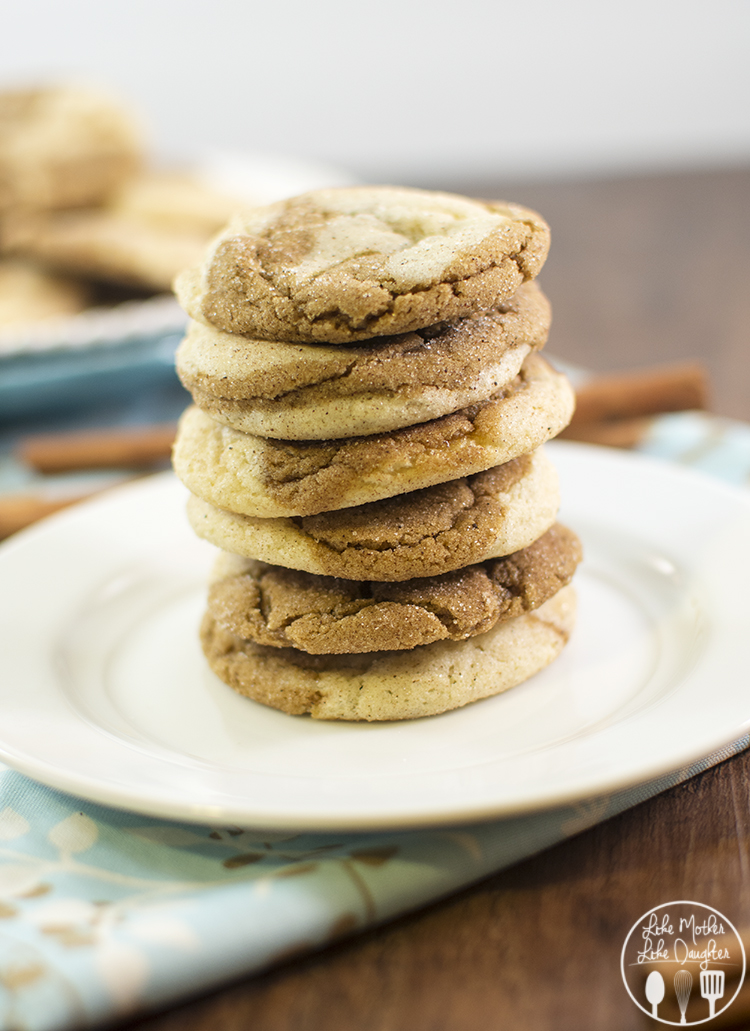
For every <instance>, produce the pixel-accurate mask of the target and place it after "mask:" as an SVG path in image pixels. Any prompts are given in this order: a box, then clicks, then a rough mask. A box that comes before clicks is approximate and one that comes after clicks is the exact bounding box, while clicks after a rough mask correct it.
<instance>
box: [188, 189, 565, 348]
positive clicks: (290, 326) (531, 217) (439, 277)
mask: <svg viewBox="0 0 750 1031" xmlns="http://www.w3.org/2000/svg"><path fill="white" fill-rule="evenodd" d="M548 248H549V229H548V227H547V225H546V223H545V222H544V220H543V219H542V218H541V217H540V216H539V215H537V214H536V213H535V212H533V211H530V210H529V209H527V208H523V207H520V206H519V205H514V204H505V203H502V202H499V201H498V202H484V201H477V200H471V199H469V198H466V197H459V196H456V195H453V194H446V193H434V192H431V191H427V190H412V189H402V188H395V187H369V186H364V187H351V188H342V189H330V190H317V191H313V192H311V193H307V194H302V195H301V196H299V197H294V198H291V199H290V200H286V201H282V202H280V203H278V204H274V205H271V206H270V207H267V208H256V209H254V210H251V211H248V212H244V213H243V214H242V215H238V216H236V217H235V218H234V219H233V221H232V222H231V223H230V225H229V226H228V227H227V229H226V230H224V232H223V233H221V234H220V235H219V236H218V237H217V239H216V240H215V241H214V243H213V244H212V246H211V248H210V249H209V252H208V254H207V256H206V258H205V260H204V262H203V263H202V265H200V266H196V267H193V268H191V269H187V270H186V271H185V272H183V273H181V274H180V276H178V278H177V280H176V283H175V290H176V292H177V295H178V297H179V299H180V303H181V304H182V305H183V307H184V308H185V310H186V311H187V312H188V313H189V314H190V315H191V316H192V318H194V319H198V320H200V321H205V322H207V323H209V324H211V325H214V326H217V327H218V328H219V329H223V330H225V331H226V332H228V333H238V334H245V335H247V336H253V337H258V338H261V339H265V340H286V341H291V342H304V341H328V342H329V343H348V342H351V341H354V340H365V339H367V338H369V337H374V336H384V335H389V334H394V333H404V332H410V331H412V330H415V329H420V328H422V327H424V326H431V325H434V324H435V323H438V322H442V321H444V320H446V319H454V318H461V317H463V316H465V315H471V314H476V313H478V312H481V311H486V310H488V309H490V308H492V307H494V306H496V305H497V304H499V303H501V302H502V301H504V300H506V299H508V298H509V297H511V296H512V295H513V294H514V293H515V292H516V290H517V289H518V288H519V286H520V285H521V284H522V283H524V282H527V281H528V280H530V279H533V278H534V277H535V276H536V275H537V273H538V272H539V269H540V268H541V266H542V264H543V262H544V259H545V258H546V255H547V251H548Z"/></svg>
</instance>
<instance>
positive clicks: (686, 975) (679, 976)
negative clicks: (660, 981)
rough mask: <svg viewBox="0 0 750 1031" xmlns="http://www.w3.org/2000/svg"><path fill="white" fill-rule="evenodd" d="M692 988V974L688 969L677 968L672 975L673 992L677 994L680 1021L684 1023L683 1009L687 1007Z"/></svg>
mask: <svg viewBox="0 0 750 1031" xmlns="http://www.w3.org/2000/svg"><path fill="white" fill-rule="evenodd" d="M692 990H693V975H692V974H691V973H690V971H689V970H678V971H677V973H676V974H675V975H674V993H675V995H676V996H677V1005H678V1006H679V1007H680V1023H681V1024H685V1023H686V1020H685V1010H686V1009H687V1004H688V1000H689V999H690V993H691V992H692Z"/></svg>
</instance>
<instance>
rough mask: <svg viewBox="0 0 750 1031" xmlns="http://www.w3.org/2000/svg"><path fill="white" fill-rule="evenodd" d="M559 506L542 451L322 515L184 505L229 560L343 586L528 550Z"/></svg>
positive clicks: (550, 467)
mask: <svg viewBox="0 0 750 1031" xmlns="http://www.w3.org/2000/svg"><path fill="white" fill-rule="evenodd" d="M558 507H559V493H558V480H557V472H556V470H555V468H554V466H553V465H552V463H551V462H549V460H548V459H547V458H546V456H545V455H544V454H543V453H542V452H541V451H537V452H535V453H534V454H533V455H522V456H521V457H519V458H516V459H514V460H512V461H510V462H507V463H505V464H504V465H501V466H496V467H495V468H493V469H489V470H487V471H485V472H481V473H477V474H475V475H474V476H469V477H464V478H461V479H459V480H451V481H449V482H448V483H441V484H437V485H435V486H432V487H426V488H424V489H423V490H419V491H413V492H411V493H409V494H400V495H399V496H398V497H395V498H387V499H385V500H382V501H373V502H370V503H369V504H367V505H359V506H356V507H353V508H342V509H337V510H334V511H331V512H321V513H319V514H318V515H310V516H298V517H295V518H278V519H262V518H258V517H255V516H244V515H238V514H236V513H234V512H226V511H224V510H222V509H219V508H216V507H215V506H213V505H211V504H209V503H208V502H206V501H203V500H201V499H200V498H196V497H193V498H191V499H190V500H189V502H188V518H189V519H190V523H191V525H192V527H193V529H194V530H195V532H196V533H197V534H198V536H199V537H203V538H205V539H206V540H208V541H210V542H211V543H212V544H215V545H217V547H220V548H222V549H223V550H225V551H229V552H232V553H233V554H235V555H243V556H246V557H248V558H254V559H259V560H261V561H263V562H270V563H273V564H275V565H282V566H287V567H288V568H290V569H304V570H306V571H307V572H310V573H320V574H322V575H324V576H337V577H343V578H344V579H349V580H369V579H372V580H408V579H410V578H411V577H415V576H434V575H437V574H439V573H445V572H448V571H449V570H452V569H458V568H460V567H461V566H465V565H469V564H470V563H474V562H481V561H483V560H484V559H486V558H494V557H496V556H498V555H507V554H509V553H510V552H512V551H517V550H518V549H519V548H524V547H526V545H528V544H530V543H531V542H532V541H533V540H535V539H536V538H537V537H539V536H540V535H541V534H543V533H544V532H545V530H547V529H548V528H549V527H550V526H551V525H552V523H553V522H554V520H555V516H556V515H557V510H558Z"/></svg>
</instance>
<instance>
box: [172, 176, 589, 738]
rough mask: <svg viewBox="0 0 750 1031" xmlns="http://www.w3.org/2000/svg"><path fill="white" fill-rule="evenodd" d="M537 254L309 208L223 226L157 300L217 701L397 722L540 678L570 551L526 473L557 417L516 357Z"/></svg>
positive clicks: (544, 381) (422, 197)
mask: <svg viewBox="0 0 750 1031" xmlns="http://www.w3.org/2000/svg"><path fill="white" fill-rule="evenodd" d="M548 245H549V231H548V229H547V226H546V224H545V223H544V222H543V221H542V219H540V218H539V216H538V215H536V214H535V213H534V212H531V211H529V210H527V209H525V208H521V207H518V206H516V205H508V204H501V203H485V202H480V201H474V200H470V199H467V198H462V197H455V196H452V195H448V194H440V193H430V192H426V191H420V190H407V189H396V188H387V187H381V188H374V187H372V188H370V187H364V188H356V189H341V190H323V191H318V192H315V193H310V194H305V195H303V196H301V197H297V198H293V199H292V200H289V201H286V202H283V203H280V204H276V205H273V206H271V207H268V208H263V209H258V210H255V211H251V212H249V213H245V214H243V215H242V216H239V217H237V218H236V219H235V220H234V221H233V222H232V223H231V224H230V225H229V227H228V228H227V229H226V230H225V231H224V232H223V233H221V234H220V236H219V237H218V238H217V239H216V240H215V241H214V243H213V245H212V246H211V248H210V250H209V252H208V254H207V256H206V259H205V261H204V262H203V264H202V265H201V266H200V267H199V268H195V269H190V270H188V271H186V272H185V273H183V274H182V275H181V276H180V277H179V278H178V281H177V284H176V288H177V293H178V296H179V298H180V300H181V302H182V304H183V306H184V307H185V308H186V309H187V311H188V313H189V314H190V315H191V317H192V319H193V320H194V321H193V324H192V326H191V328H190V331H189V332H188V335H187V337H186V339H185V341H184V342H183V344H182V345H181V347H180V350H179V352H178V360H177V361H178V371H179V373H180V377H181V378H182V380H183V382H184V383H185V385H186V386H187V387H188V389H189V390H191V392H192V394H193V397H194V400H195V402H196V406H195V407H194V408H191V409H188V411H187V412H186V413H185V416H184V417H183V420H182V422H181V426H180V430H179V433H178V438H177V442H176V445H175V452H174V465H175V469H176V471H177V474H178V476H179V477H180V478H181V479H182V480H183V482H184V483H185V484H186V485H187V486H188V487H189V489H190V490H191V492H192V494H193V497H192V498H191V501H190V505H189V516H190V520H191V523H192V525H193V527H194V529H195V530H196V532H197V533H198V534H200V535H201V536H203V537H205V538H207V539H208V540H210V541H212V542H213V543H214V544H216V545H218V546H219V547H220V548H222V549H223V550H224V552H225V554H224V556H223V557H222V558H221V559H220V561H219V563H218V564H217V568H216V570H215V573H214V583H213V585H212V587H211V590H210V595H209V612H208V614H207V616H206V619H205V620H204V625H203V629H202V638H203V645H204V650H205V652H206V655H207V657H208V660H209V663H210V664H211V666H212V667H213V669H214V670H215V671H216V672H217V673H218V674H219V676H221V677H222V679H224V680H225V681H226V682H227V683H229V684H230V685H231V686H232V687H234V688H236V689H237V690H239V691H240V692H242V693H243V694H247V695H249V696H250V697H252V698H255V699H256V700H259V701H262V702H265V703H266V704H269V705H273V706H275V707H277V708H280V709H283V710H284V711H286V712H291V713H302V712H310V713H312V715H313V716H317V717H320V718H337V719H368V720H378V719H399V718H411V717H416V716H423V715H431V714H434V713H438V712H443V711H445V710H447V709H451V708H455V707H457V706H460V705H464V704H466V703H467V702H470V701H474V700H475V699H477V698H481V697H485V696H487V695H490V694H496V693H498V692H499V691H502V690H504V689H506V688H507V687H510V686H513V685H514V684H516V683H519V682H520V681H521V680H524V679H526V678H527V677H528V676H530V675H531V674H532V673H534V672H535V671H536V670H537V669H540V668H541V667H542V666H544V665H546V664H547V663H548V662H549V661H551V659H552V658H554V657H555V655H556V654H557V653H558V652H559V650H560V648H561V647H562V645H563V644H564V643H565V640H566V639H567V635H568V632H569V629H570V625H571V620H572V608H573V599H572V595H571V589H570V588H568V587H567V586H566V585H567V584H568V582H569V580H570V578H571V576H572V574H573V571H574V569H575V566H576V564H577V562H578V560H579V558H580V546H579V544H578V541H577V538H576V537H575V535H574V534H572V533H571V532H570V531H568V530H565V529H564V528H562V527H560V526H558V525H556V524H555V515H556V512H557V507H558V503H559V498H558V489H557V480H556V476H555V472H554V469H553V468H552V467H551V465H550V463H549V462H548V461H547V459H546V457H545V456H544V454H543V453H542V452H541V451H540V450H538V449H539V448H540V445H542V444H543V443H544V441H546V440H548V439H549V438H550V437H552V436H554V435H555V434H556V433H558V432H559V431H560V430H561V429H562V428H563V427H564V426H565V425H566V424H567V422H568V421H569V419H570V416H571V414H572V411H573V393H572V390H571V388H570V386H569V385H568V383H567V381H566V380H565V378H564V377H562V376H560V375H559V374H558V373H557V372H555V371H554V370H553V369H552V368H551V367H550V366H549V365H548V364H547V363H546V362H545V361H544V360H543V359H542V358H541V357H540V356H539V354H538V353H537V352H538V351H539V350H540V349H541V347H542V346H543V345H544V343H545V341H546V337H547V332H548V328H549V318H550V315H549V307H548V304H547V302H546V300H545V298H544V296H543V295H542V293H541V291H540V290H539V289H538V287H537V286H536V284H535V283H534V282H533V279H534V277H535V276H536V274H537V272H538V271H539V269H540V268H541V265H542V263H543V261H544V258H545V257H546V253H547V249H548Z"/></svg>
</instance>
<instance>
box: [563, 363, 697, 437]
mask: <svg viewBox="0 0 750 1031" xmlns="http://www.w3.org/2000/svg"><path fill="white" fill-rule="evenodd" d="M708 394H709V386H708V374H707V372H706V370H705V369H704V368H703V366H702V365H700V364H699V363H698V362H686V363H683V364H679V365H664V366H661V367H656V368H651V369H638V370H635V371H633V372H622V373H613V374H612V375H608V376H597V377H596V378H595V379H592V380H591V381H589V382H588V383H584V384H582V386H580V387H579V388H578V390H577V391H576V410H575V414H574V416H573V418H572V420H571V423H570V425H571V426H575V425H577V424H579V423H586V424H592V423H602V422H609V421H611V420H614V419H630V418H634V417H636V416H644V415H657V414H659V413H661V412H682V411H686V410H688V409H691V408H702V409H705V408H707V407H708Z"/></svg>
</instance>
